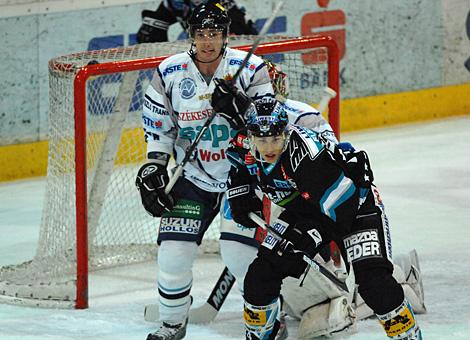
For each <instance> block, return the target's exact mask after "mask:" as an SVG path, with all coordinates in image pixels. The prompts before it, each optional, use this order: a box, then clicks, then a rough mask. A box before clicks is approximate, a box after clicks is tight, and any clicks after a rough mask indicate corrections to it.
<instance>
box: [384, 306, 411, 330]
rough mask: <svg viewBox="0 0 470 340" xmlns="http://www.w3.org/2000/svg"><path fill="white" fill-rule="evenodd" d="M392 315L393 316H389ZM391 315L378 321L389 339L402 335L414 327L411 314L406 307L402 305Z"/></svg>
mask: <svg viewBox="0 0 470 340" xmlns="http://www.w3.org/2000/svg"><path fill="white" fill-rule="evenodd" d="M392 313H393V314H394V315H393V316H392V315H390V314H392ZM392 313H389V314H387V315H386V316H385V317H382V318H380V320H379V321H380V323H381V324H382V327H383V328H384V330H385V333H387V336H388V337H389V338H394V337H396V336H400V335H403V334H405V333H406V332H407V331H408V330H409V329H410V328H412V327H413V326H414V325H415V320H414V317H413V313H412V312H411V310H410V307H409V306H408V305H406V304H402V305H401V306H400V307H398V308H397V309H396V310H395V311H394V312H392Z"/></svg>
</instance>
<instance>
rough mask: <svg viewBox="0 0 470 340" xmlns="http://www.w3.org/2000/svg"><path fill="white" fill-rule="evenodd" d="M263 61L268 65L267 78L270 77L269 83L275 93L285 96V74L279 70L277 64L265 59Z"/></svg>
mask: <svg viewBox="0 0 470 340" xmlns="http://www.w3.org/2000/svg"><path fill="white" fill-rule="evenodd" d="M264 63H265V64H266V66H267V67H268V73H269V78H271V84H272V86H273V89H274V93H275V94H276V95H281V96H282V97H284V98H287V96H288V93H287V87H288V82H287V74H286V73H284V72H282V71H281V68H280V67H279V66H278V65H275V64H274V63H273V62H271V61H269V60H267V59H265V60H264Z"/></svg>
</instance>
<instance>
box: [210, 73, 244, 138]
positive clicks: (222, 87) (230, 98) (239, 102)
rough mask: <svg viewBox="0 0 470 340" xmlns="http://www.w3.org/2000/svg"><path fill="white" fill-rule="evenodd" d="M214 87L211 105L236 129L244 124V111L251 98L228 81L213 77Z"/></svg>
mask: <svg viewBox="0 0 470 340" xmlns="http://www.w3.org/2000/svg"><path fill="white" fill-rule="evenodd" d="M214 82H215V84H216V87H215V89H214V93H212V98H211V105H212V108H213V109H214V110H215V111H216V112H218V113H219V114H220V115H221V116H222V117H224V118H225V119H227V121H228V122H229V123H230V126H231V127H232V128H234V129H236V130H238V129H240V128H242V127H243V126H245V123H246V117H245V113H246V112H247V110H248V108H249V107H250V106H251V104H252V100H251V99H250V98H249V97H248V96H246V95H245V94H244V93H242V92H241V91H239V90H238V89H237V87H236V86H235V85H234V84H233V83H232V82H231V81H230V80H225V79H214Z"/></svg>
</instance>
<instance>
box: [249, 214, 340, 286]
mask: <svg viewBox="0 0 470 340" xmlns="http://www.w3.org/2000/svg"><path fill="white" fill-rule="evenodd" d="M249 216H250V218H251V219H252V220H253V221H254V222H255V223H256V224H258V225H259V226H260V227H261V228H263V229H264V230H268V231H269V232H270V233H272V234H273V235H274V237H275V238H277V239H278V240H281V239H283V237H282V235H281V234H279V233H278V232H277V231H276V230H274V229H273V228H272V227H271V226H270V225H269V224H267V223H265V222H264V220H263V219H262V218H261V217H259V216H258V215H256V214H255V213H250V214H249ZM303 260H304V261H305V262H307V264H308V265H309V266H310V267H311V268H312V269H314V270H316V271H317V272H319V273H320V274H322V275H324V276H325V277H326V278H327V279H329V280H330V281H331V282H333V283H334V284H335V285H336V286H338V288H340V289H341V290H343V291H345V292H346V293H349V289H348V286H347V285H346V283H345V282H343V281H341V280H339V279H338V278H337V277H336V276H334V275H333V274H332V273H331V272H330V271H329V270H328V269H326V268H325V267H323V266H322V265H321V264H320V263H318V262H317V261H315V260H314V259H312V258H311V257H310V256H309V255H307V254H305V253H304V256H303Z"/></svg>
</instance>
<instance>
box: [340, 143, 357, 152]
mask: <svg viewBox="0 0 470 340" xmlns="http://www.w3.org/2000/svg"><path fill="white" fill-rule="evenodd" d="M338 148H340V149H341V151H343V152H354V151H356V149H355V148H354V146H352V144H351V143H349V142H340V143H338Z"/></svg>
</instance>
